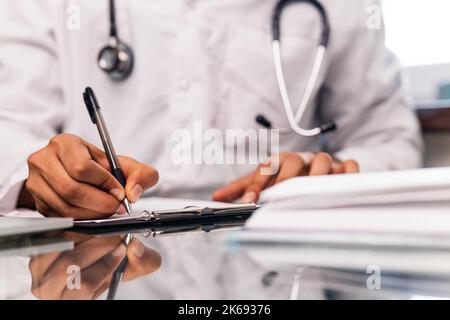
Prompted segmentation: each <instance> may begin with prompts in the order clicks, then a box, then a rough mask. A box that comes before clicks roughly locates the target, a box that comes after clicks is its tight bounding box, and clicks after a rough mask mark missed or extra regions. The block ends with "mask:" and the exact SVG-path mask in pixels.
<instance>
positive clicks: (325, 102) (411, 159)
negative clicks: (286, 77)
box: [319, 0, 422, 171]
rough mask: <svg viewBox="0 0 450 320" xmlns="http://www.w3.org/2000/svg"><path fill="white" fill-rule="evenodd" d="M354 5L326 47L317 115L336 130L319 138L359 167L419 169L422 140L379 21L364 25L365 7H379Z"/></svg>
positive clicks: (394, 59) (367, 1)
mask: <svg viewBox="0 0 450 320" xmlns="http://www.w3.org/2000/svg"><path fill="white" fill-rule="evenodd" d="M360 3H361V7H359V8H358V9H357V14H355V15H354V17H355V19H354V21H352V23H351V27H349V31H348V33H347V34H345V35H338V36H340V37H342V39H339V40H340V41H339V44H336V43H334V44H333V45H332V47H333V50H334V52H333V54H332V55H331V61H330V65H329V69H328V74H327V80H326V82H325V85H324V88H323V94H322V98H321V102H320V111H319V113H320V116H319V117H320V118H321V119H322V121H328V120H330V119H333V120H335V121H336V123H337V125H338V130H337V131H336V132H333V133H331V134H329V135H328V137H327V139H325V140H326V149H327V151H329V152H330V153H332V154H334V155H335V157H336V158H338V159H341V160H348V159H354V160H356V161H358V162H359V164H360V168H361V171H379V170H397V169H407V168H415V167H419V166H420V165H421V163H422V139H421V136H420V130H419V125H418V122H417V119H416V116H415V114H414V112H413V110H412V108H411V105H410V101H409V99H408V98H407V96H406V94H405V91H404V88H403V81H402V77H401V68H400V66H399V63H398V61H397V60H396V58H395V56H394V55H393V54H392V53H391V52H389V51H388V50H387V49H386V47H385V43H384V42H385V33H384V26H383V23H382V24H381V25H380V28H376V29H372V28H369V27H368V25H367V21H368V19H369V18H370V16H369V14H368V8H370V7H371V6H376V7H378V8H381V7H380V4H379V1H369V0H366V1H360ZM356 18H357V19H356ZM332 36H333V34H332ZM344 38H345V39H344ZM332 41H337V39H336V38H334V39H333V38H332ZM341 43H345V45H342V44H341Z"/></svg>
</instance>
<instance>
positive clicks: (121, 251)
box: [111, 244, 127, 257]
mask: <svg viewBox="0 0 450 320" xmlns="http://www.w3.org/2000/svg"><path fill="white" fill-rule="evenodd" d="M111 254H112V255H113V256H114V257H124V256H125V255H126V254H127V249H126V248H125V246H124V245H123V244H120V245H119V246H118V247H117V248H115V249H114V250H113V251H112V252H111Z"/></svg>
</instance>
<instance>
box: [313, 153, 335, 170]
mask: <svg viewBox="0 0 450 320" xmlns="http://www.w3.org/2000/svg"><path fill="white" fill-rule="evenodd" d="M332 163H333V159H332V158H331V156H330V155H329V154H327V153H324V152H321V153H318V154H317V155H316V156H315V157H314V159H313V160H312V162H311V168H310V170H309V175H310V176H321V175H326V174H329V173H330V172H331V165H332Z"/></svg>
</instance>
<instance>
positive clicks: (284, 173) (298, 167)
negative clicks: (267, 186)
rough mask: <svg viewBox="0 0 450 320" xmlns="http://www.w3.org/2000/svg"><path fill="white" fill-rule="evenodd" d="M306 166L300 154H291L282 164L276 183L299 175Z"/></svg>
mask: <svg viewBox="0 0 450 320" xmlns="http://www.w3.org/2000/svg"><path fill="white" fill-rule="evenodd" d="M304 167H305V163H304V161H303V159H302V158H301V156H300V155H298V154H295V153H293V154H291V155H289V156H288V157H287V158H286V159H285V160H284V161H283V164H282V165H281V168H280V171H279V173H278V176H277V178H276V180H275V184H277V183H280V182H283V181H285V180H287V179H290V178H292V177H297V176H299V175H300V173H301V172H302V170H303V168H304Z"/></svg>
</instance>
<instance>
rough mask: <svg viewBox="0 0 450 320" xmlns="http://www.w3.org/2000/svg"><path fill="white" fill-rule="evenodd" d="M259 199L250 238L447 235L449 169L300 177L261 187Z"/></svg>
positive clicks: (449, 228)
mask: <svg viewBox="0 0 450 320" xmlns="http://www.w3.org/2000/svg"><path fill="white" fill-rule="evenodd" d="M262 200H263V201H264V202H265V205H264V206H263V207H262V208H261V209H260V210H258V211H257V212H256V213H255V214H254V215H253V216H252V217H251V218H250V219H249V221H248V222H247V224H246V229H248V230H249V231H255V233H254V234H252V235H251V237H253V240H255V239H257V238H258V237H259V235H261V237H260V241H264V238H265V239H267V238H271V237H270V236H269V234H270V233H272V235H273V239H278V240H280V241H288V240H289V239H288V238H292V239H295V238H298V237H297V235H299V234H301V235H302V236H303V237H302V238H303V240H304V241H306V242H308V241H310V242H314V241H320V242H324V241H325V242H326V241H327V239H328V241H329V242H333V241H335V240H336V241H342V239H346V241H347V242H349V243H351V242H352V241H354V242H355V243H357V242H358V239H356V238H355V237H359V238H361V237H362V236H364V235H376V236H377V237H378V239H380V241H382V242H383V241H384V240H386V239H391V240H392V239H394V238H392V236H393V235H394V236H401V237H409V239H413V240H414V236H421V237H434V238H446V241H447V240H448V239H450V168H437V169H420V170H409V171H396V172H377V173H367V174H359V175H333V176H321V177H300V178H295V179H291V180H288V181H286V182H284V183H281V184H279V185H276V186H274V187H272V188H270V189H268V190H266V191H264V193H263V195H262ZM281 235H282V236H281ZM283 237H284V240H283V239H282V238H283ZM377 237H369V238H370V239H372V240H373V241H374V242H376V240H377ZM388 237H391V238H388ZM383 238H384V240H383ZM352 239H353V240H352ZM394 240H395V241H397V242H398V241H400V242H401V241H402V239H399V238H395V239H394ZM412 242H414V241H412ZM384 244H386V241H384Z"/></svg>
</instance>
